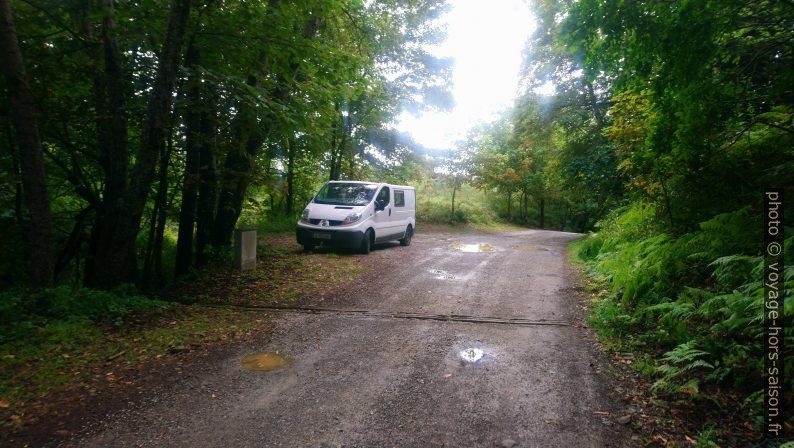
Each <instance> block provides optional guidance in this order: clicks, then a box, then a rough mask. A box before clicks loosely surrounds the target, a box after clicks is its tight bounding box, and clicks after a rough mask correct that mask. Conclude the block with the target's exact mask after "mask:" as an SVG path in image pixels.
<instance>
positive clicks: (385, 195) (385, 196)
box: [376, 187, 390, 206]
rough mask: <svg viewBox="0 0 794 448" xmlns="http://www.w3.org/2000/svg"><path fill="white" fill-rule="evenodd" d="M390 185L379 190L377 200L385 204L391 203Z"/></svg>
mask: <svg viewBox="0 0 794 448" xmlns="http://www.w3.org/2000/svg"><path fill="white" fill-rule="evenodd" d="M389 199H390V198H389V187H383V188H381V189H380V191H379V192H378V197H377V199H376V201H378V202H379V203H381V204H383V205H384V206H386V205H389Z"/></svg>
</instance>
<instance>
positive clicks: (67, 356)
mask: <svg viewBox="0 0 794 448" xmlns="http://www.w3.org/2000/svg"><path fill="white" fill-rule="evenodd" d="M258 260H259V261H258V264H257V269H256V270H254V271H249V272H246V273H239V272H235V270H233V269H232V268H231V267H230V266H229V265H228V264H223V263H221V264H220V265H217V266H214V267H211V268H207V269H205V270H203V271H200V272H193V273H192V274H191V275H192V278H191V279H189V280H186V281H182V282H179V283H176V284H174V285H173V287H172V288H170V289H169V290H168V291H166V293H167V294H169V295H170V296H171V297H177V296H179V297H184V296H185V295H190V296H191V297H192V298H193V299H194V300H196V302H195V303H192V304H190V305H185V304H181V303H175V302H165V301H162V300H157V299H153V298H149V297H144V296H139V295H136V294H135V293H134V291H133V290H131V289H126V290H125V289H121V290H117V291H112V292H102V291H91V290H86V289H77V290H75V289H72V288H67V287H59V288H54V289H51V290H47V291H43V292H35V293H33V292H29V291H22V290H16V291H10V292H6V293H4V295H3V297H0V429H1V428H5V429H6V430H10V431H14V430H17V429H19V428H21V427H24V426H26V425H30V424H34V423H35V422H36V421H39V419H41V418H43V417H44V416H46V415H52V413H53V412H58V409H57V408H56V404H55V403H53V402H51V397H53V396H56V395H57V396H63V395H66V396H68V395H69V394H72V395H84V394H86V393H88V394H95V393H97V390H99V389H102V388H103V387H108V386H112V387H121V386H125V385H129V384H130V383H131V382H133V381H134V372H136V371H137V369H136V367H137V366H141V365H144V364H147V363H153V364H154V365H157V364H158V363H163V362H165V361H167V360H168V359H169V357H172V356H174V355H173V353H174V352H180V353H181V352H183V351H188V350H191V349H196V348H200V347H202V346H206V345H208V344H213V343H216V342H219V341H225V340H231V339H234V338H240V337H246V336H247V335H250V334H252V333H253V332H261V331H266V328H267V325H268V319H267V318H264V317H263V315H261V314H259V313H251V312H248V311H244V310H238V309H230V308H218V307H208V306H206V305H211V304H212V305H217V304H223V305H277V304H287V303H289V302H291V301H294V300H296V299H298V298H300V297H303V296H311V297H321V296H322V294H323V293H324V292H326V291H328V290H331V289H333V287H335V286H338V285H341V284H343V283H345V282H349V281H351V280H352V279H355V278H356V277H357V276H358V275H359V274H361V273H363V272H364V271H365V270H366V268H365V267H363V266H361V265H360V264H359V263H358V262H357V257H352V256H345V255H337V254H333V253H328V254H323V253H319V254H309V255H306V254H303V253H301V252H300V250H299V247H298V245H297V243H295V242H294V239H293V238H292V237H291V236H266V237H263V238H260V241H259V248H258Z"/></svg>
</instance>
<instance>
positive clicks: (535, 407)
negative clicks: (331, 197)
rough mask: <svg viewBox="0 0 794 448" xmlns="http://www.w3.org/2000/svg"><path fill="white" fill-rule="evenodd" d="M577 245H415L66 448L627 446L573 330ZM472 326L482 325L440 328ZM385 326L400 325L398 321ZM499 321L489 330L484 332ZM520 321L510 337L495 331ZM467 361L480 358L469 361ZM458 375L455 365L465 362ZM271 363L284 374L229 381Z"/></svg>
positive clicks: (596, 360) (580, 335) (606, 392)
mask: <svg viewBox="0 0 794 448" xmlns="http://www.w3.org/2000/svg"><path fill="white" fill-rule="evenodd" d="M575 237H576V235H575V234H571V233H563V232H553V231H541V230H527V231H521V232H513V233H502V234H485V233H465V234H454V233H447V232H432V233H421V232H419V233H418V234H417V235H416V237H415V239H414V243H413V244H412V245H411V246H410V247H400V246H397V245H384V246H380V247H379V248H378V249H377V250H375V251H374V252H373V253H372V254H371V255H370V257H371V258H370V259H367V263H372V264H373V266H374V269H373V270H372V271H371V272H369V273H367V274H365V275H364V278H363V281H362V282H358V283H356V284H355V285H353V286H351V287H348V288H345V289H343V290H341V291H339V292H337V293H336V294H334V295H333V296H332V297H330V298H326V299H325V301H324V302H323V303H322V304H320V306H322V307H326V308H335V309H351V310H368V311H370V313H344V312H342V313H339V312H326V313H317V314H312V313H305V312H294V313H293V312H284V313H279V316H278V318H277V319H276V320H275V327H274V329H273V331H272V332H269V333H268V334H267V335H263V336H262V337H260V338H255V339H254V340H253V341H249V342H246V343H243V344H241V345H239V346H236V347H235V348H234V349H233V350H231V351H230V352H229V353H228V355H227V356H225V357H221V358H218V359H214V360H213V361H207V362H206V363H205V364H204V365H201V366H197V367H198V368H197V369H194V370H192V371H191V372H190V373H189V374H187V375H185V378H184V379H183V380H181V381H179V382H178V383H177V387H173V386H171V387H169V388H168V389H167V390H158V391H151V396H150V397H148V398H146V399H143V400H141V401H140V403H138V404H136V405H134V406H132V407H130V408H129V409H126V410H124V411H122V412H120V413H118V414H116V415H114V416H111V417H109V418H108V419H107V420H106V421H103V422H98V423H97V424H96V425H94V426H92V427H91V428H89V430H88V432H87V433H86V434H84V436H83V438H82V439H80V440H77V441H74V442H73V443H74V444H75V445H77V446H91V447H111V446H147V447H151V446H164V447H165V446H167V447H182V446H184V447H188V446H190V447H199V446H201V447H203V446H224V447H262V446H274V447H276V446H278V447H281V446H283V447H297V446H316V447H319V446H340V445H341V446H348V447H349V446H362V447H363V446H367V447H372V446H394V447H427V446H449V447H466V446H497V447H498V446H513V443H515V446H521V447H540V446H542V447H558V446H559V447H562V446H576V447H604V446H628V445H629V444H630V443H629V442H630V440H629V435H628V434H627V433H626V432H625V429H624V428H623V427H622V426H621V425H620V424H617V423H615V422H612V421H610V418H614V417H610V416H615V415H621V414H620V412H621V409H620V407H621V404H620V403H618V402H617V401H616V400H615V399H614V398H613V397H614V395H613V394H612V392H611V388H610V386H609V385H608V382H607V381H605V380H604V378H603V377H602V375H601V374H600V373H599V370H600V369H601V368H603V367H604V360H603V359H602V356H601V355H600V352H599V351H598V348H597V346H596V344H595V341H594V339H593V337H592V335H591V334H590V332H589V330H587V329H586V328H583V327H582V326H581V325H580V324H579V322H580V320H579V318H580V317H581V316H580V315H579V314H580V312H581V311H580V309H579V298H578V293H577V291H576V290H575V288H574V287H573V284H574V280H575V278H574V275H575V274H574V273H573V272H572V271H571V270H570V269H569V267H568V266H567V261H566V245H567V243H568V242H569V241H570V240H571V239H572V238H575ZM439 315H446V316H448V315H458V316H471V317H474V319H471V320H474V321H477V322H461V321H443V320H437V319H438V317H439ZM393 316H396V317H393ZM495 318H499V319H495ZM517 318H518V319H522V321H521V323H519V324H509V323H504V321H505V320H509V319H517ZM467 349H476V350H471V351H467ZM479 351H481V353H482V357H481V358H480V359H478V360H477V361H476V362H471V361H467V360H466V359H464V358H465V356H462V355H463V354H464V353H465V354H467V355H473V356H474V357H475V358H476V357H478V356H479V354H480V352H479ZM255 352H279V353H282V354H285V355H288V356H290V357H291V358H292V359H294V362H293V363H292V364H291V365H290V366H289V367H287V368H283V369H280V370H275V371H270V372H252V371H247V370H244V369H242V368H241V367H240V362H241V359H242V358H243V357H245V356H246V355H249V354H251V353H255Z"/></svg>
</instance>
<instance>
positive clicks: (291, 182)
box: [284, 136, 297, 216]
mask: <svg viewBox="0 0 794 448" xmlns="http://www.w3.org/2000/svg"><path fill="white" fill-rule="evenodd" d="M286 145H287V206H286V210H284V213H285V214H286V215H287V216H290V215H292V214H293V213H294V211H295V152H296V151H297V148H296V146H297V145H296V144H295V138H294V137H292V136H290V137H288V138H287V139H286Z"/></svg>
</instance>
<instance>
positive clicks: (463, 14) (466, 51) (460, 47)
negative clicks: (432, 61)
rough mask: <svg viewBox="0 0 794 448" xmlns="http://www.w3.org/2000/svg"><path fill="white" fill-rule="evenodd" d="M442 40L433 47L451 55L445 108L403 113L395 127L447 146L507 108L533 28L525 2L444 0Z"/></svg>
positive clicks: (432, 143) (422, 141) (432, 144)
mask: <svg viewBox="0 0 794 448" xmlns="http://www.w3.org/2000/svg"><path fill="white" fill-rule="evenodd" d="M449 3H450V4H451V5H452V10H451V11H450V12H449V13H448V14H447V15H446V16H445V18H444V19H445V21H446V22H447V23H448V28H447V40H446V42H444V43H443V44H441V45H440V46H439V47H438V50H437V51H433V52H434V53H436V54H438V55H439V56H449V57H452V58H454V60H455V66H454V68H453V78H452V80H453V86H452V94H453V96H454V97H455V107H454V109H453V110H452V111H450V112H443V113H442V112H424V113H423V114H422V115H420V116H418V117H416V116H413V115H411V114H409V113H403V114H402V115H401V116H400V117H399V119H398V123H397V127H398V128H399V129H400V130H402V131H406V132H408V133H410V134H411V135H412V136H413V138H414V139H415V140H416V141H417V142H418V143H420V144H423V145H425V146H427V147H429V148H434V149H449V148H451V147H453V146H454V144H455V141H457V140H459V139H462V138H463V137H464V136H465V135H466V132H467V131H468V130H469V129H470V128H471V127H472V126H474V125H475V124H477V123H479V122H486V121H489V120H490V119H492V118H494V117H495V115H496V113H498V112H500V111H502V110H504V109H506V108H507V107H509V106H510V105H511V104H512V103H513V100H514V99H515V97H516V92H517V90H518V72H519V69H520V68H521V53H522V50H523V49H524V43H525V42H526V40H527V38H528V37H529V35H530V34H531V33H532V31H534V29H535V22H534V19H533V17H532V14H531V12H530V9H529V5H528V4H527V2H526V0H489V1H488V2H483V1H481V0H449Z"/></svg>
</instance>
